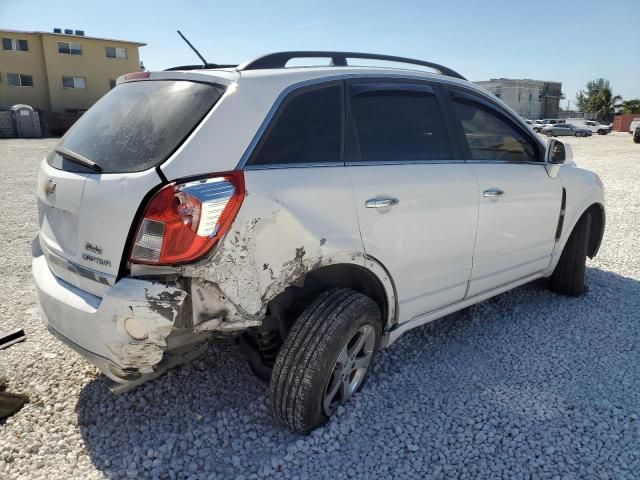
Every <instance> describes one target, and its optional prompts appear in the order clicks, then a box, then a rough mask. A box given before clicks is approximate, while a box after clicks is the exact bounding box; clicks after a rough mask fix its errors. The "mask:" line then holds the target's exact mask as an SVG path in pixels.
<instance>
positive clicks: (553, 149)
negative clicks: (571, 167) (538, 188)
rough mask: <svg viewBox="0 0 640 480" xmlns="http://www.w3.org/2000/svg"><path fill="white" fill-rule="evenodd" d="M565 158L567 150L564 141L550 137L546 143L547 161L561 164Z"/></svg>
mask: <svg viewBox="0 0 640 480" xmlns="http://www.w3.org/2000/svg"><path fill="white" fill-rule="evenodd" d="M566 159H567V150H566V148H565V145H564V143H562V142H561V141H559V140H556V139H555V138H554V139H551V140H549V144H548V145H547V163H552V164H554V165H562V164H563V163H564V162H565V160H566Z"/></svg>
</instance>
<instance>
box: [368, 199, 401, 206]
mask: <svg viewBox="0 0 640 480" xmlns="http://www.w3.org/2000/svg"><path fill="white" fill-rule="evenodd" d="M399 202H400V200H398V199H397V198H372V199H370V200H367V201H366V202H364V206H365V208H385V207H393V206H394V205H397V204H398V203H399Z"/></svg>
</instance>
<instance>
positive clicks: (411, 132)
mask: <svg viewBox="0 0 640 480" xmlns="http://www.w3.org/2000/svg"><path fill="white" fill-rule="evenodd" d="M355 91H356V92H357V89H356V90H355ZM350 108H351V116H352V118H353V124H354V128H355V137H356V139H357V144H358V147H359V150H360V155H359V157H360V158H359V159H360V160H361V161H374V162H375V161H382V162H384V161H411V160H448V159H450V158H451V151H450V149H449V141H448V138H447V134H446V130H445V125H444V120H443V119H442V116H441V114H440V109H439V106H438V101H437V99H436V97H435V96H434V95H433V94H432V93H430V92H429V91H426V90H419V89H406V90H404V89H397V90H393V89H387V88H383V89H370V90H365V91H363V92H362V93H356V94H353V95H352V96H351V99H350Z"/></svg>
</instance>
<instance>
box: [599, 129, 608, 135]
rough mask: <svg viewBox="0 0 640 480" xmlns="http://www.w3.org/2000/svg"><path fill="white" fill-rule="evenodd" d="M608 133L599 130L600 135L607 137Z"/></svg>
mask: <svg viewBox="0 0 640 480" xmlns="http://www.w3.org/2000/svg"><path fill="white" fill-rule="evenodd" d="M606 134H607V132H606V131H604V130H598V135H606Z"/></svg>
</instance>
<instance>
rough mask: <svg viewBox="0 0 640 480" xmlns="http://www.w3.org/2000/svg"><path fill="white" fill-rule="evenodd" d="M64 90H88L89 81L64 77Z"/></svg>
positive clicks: (81, 78)
mask: <svg viewBox="0 0 640 480" xmlns="http://www.w3.org/2000/svg"><path fill="white" fill-rule="evenodd" d="M62 88H78V89H81V90H84V89H85V88H87V79H86V78H85V77H62Z"/></svg>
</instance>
